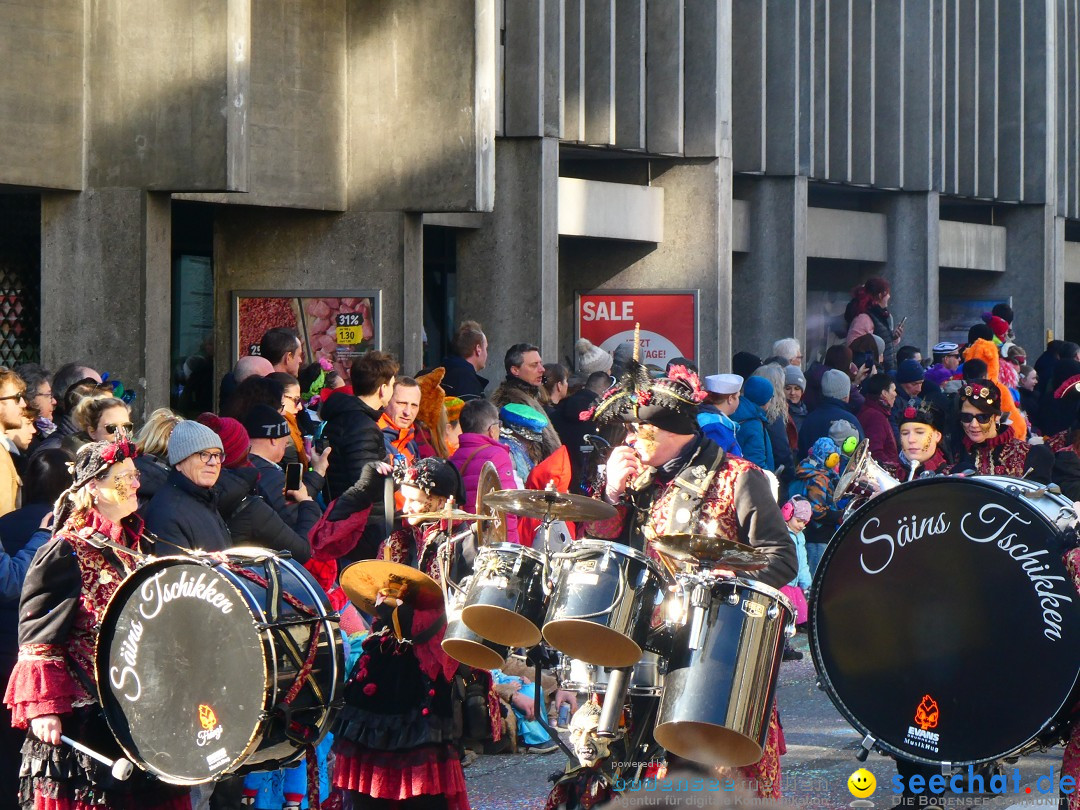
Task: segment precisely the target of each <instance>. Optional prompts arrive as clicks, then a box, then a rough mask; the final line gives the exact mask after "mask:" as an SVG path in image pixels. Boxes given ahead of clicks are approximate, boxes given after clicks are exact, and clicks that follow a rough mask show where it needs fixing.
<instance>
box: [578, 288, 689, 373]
mask: <svg viewBox="0 0 1080 810" xmlns="http://www.w3.org/2000/svg"><path fill="white" fill-rule="evenodd" d="M635 323H636V324H640V328H641V362H643V363H645V364H647V365H655V366H659V367H660V368H664V366H666V365H667V362H668V361H669V360H671V359H672V358H674V357H687V358H689V359H691V360H693V359H695V357H696V355H697V292H696V291H694V290H651V291H645V290H612V291H603V292H587V293H578V305H577V333H578V337H583V338H586V339H587V340H590V341H592V342H593V343H594V344H596V345H597V346H599V347H600V348H602V349H604V350H605V351H609V352H613V351H615V347H616V346H618V345H619V344H620V343H623V342H625V341H632V340H633V339H634V324H635Z"/></svg>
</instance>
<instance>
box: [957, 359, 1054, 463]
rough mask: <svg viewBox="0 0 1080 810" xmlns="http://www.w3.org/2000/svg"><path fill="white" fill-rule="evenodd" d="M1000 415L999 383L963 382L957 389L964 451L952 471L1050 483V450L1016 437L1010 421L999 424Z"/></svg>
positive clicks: (983, 381)
mask: <svg viewBox="0 0 1080 810" xmlns="http://www.w3.org/2000/svg"><path fill="white" fill-rule="evenodd" d="M1001 415H1002V408H1001V391H1000V386H998V385H996V384H994V383H992V382H990V381H989V380H969V381H967V382H966V383H964V387H963V388H961V389H960V427H962V428H963V429H964V438H963V451H962V453H961V455H960V458H959V459H958V460H957V463H956V464H955V465H953V468H952V471H953V472H956V473H962V472H969V471H974V474H975V475H1011V476H1014V477H1016V478H1024V477H1026V478H1028V479H1029V480H1031V481H1036V482H1038V483H1040V484H1049V483H1050V477H1051V474H1052V472H1053V467H1054V454H1053V452H1052V451H1051V450H1050V449H1049V448H1048V447H1046V446H1045V445H1031V444H1028V443H1027V442H1026V441H1024V440H1023V439H1018V438H1017V437H1016V435H1015V433H1014V430H1013V426H1012V425H1011V424H1004V425H1003V424H1002V423H1001ZM1029 470H1030V472H1029Z"/></svg>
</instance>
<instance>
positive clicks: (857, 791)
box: [847, 768, 877, 799]
mask: <svg viewBox="0 0 1080 810" xmlns="http://www.w3.org/2000/svg"><path fill="white" fill-rule="evenodd" d="M847 787H848V790H850V791H851V795H852V796H854V797H855V798H857V799H865V798H867V797H869V796H873V795H874V791H875V790H877V779H875V778H874V775H873V774H872V773H870V771H868V770H866V768H859V770H857V771H855V773H853V774H852V775H851V776H849V777H848V780H847Z"/></svg>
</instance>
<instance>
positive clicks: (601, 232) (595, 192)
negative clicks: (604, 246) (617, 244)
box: [559, 177, 664, 242]
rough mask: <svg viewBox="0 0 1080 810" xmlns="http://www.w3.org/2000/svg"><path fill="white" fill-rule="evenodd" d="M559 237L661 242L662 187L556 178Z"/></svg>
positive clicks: (662, 219)
mask: <svg viewBox="0 0 1080 810" xmlns="http://www.w3.org/2000/svg"><path fill="white" fill-rule="evenodd" d="M559 236H589V237H594V238H600V239H625V240H627V241H630V242H663V241H664V189H662V188H656V187H651V186H634V185H630V184H628V183H602V182H599V181H596V180H579V179H577V178H573V177H560V178H559Z"/></svg>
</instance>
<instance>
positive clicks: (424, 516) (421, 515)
mask: <svg viewBox="0 0 1080 810" xmlns="http://www.w3.org/2000/svg"><path fill="white" fill-rule="evenodd" d="M403 517H405V518H413V519H415V520H452V521H454V522H455V523H458V522H460V521H463V520H498V518H496V517H494V516H493V515H474V514H473V513H472V512H462V511H461V510H460V509H452V510H446V509H443V510H442V511H441V512H417V513H416V514H415V515H403Z"/></svg>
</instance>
